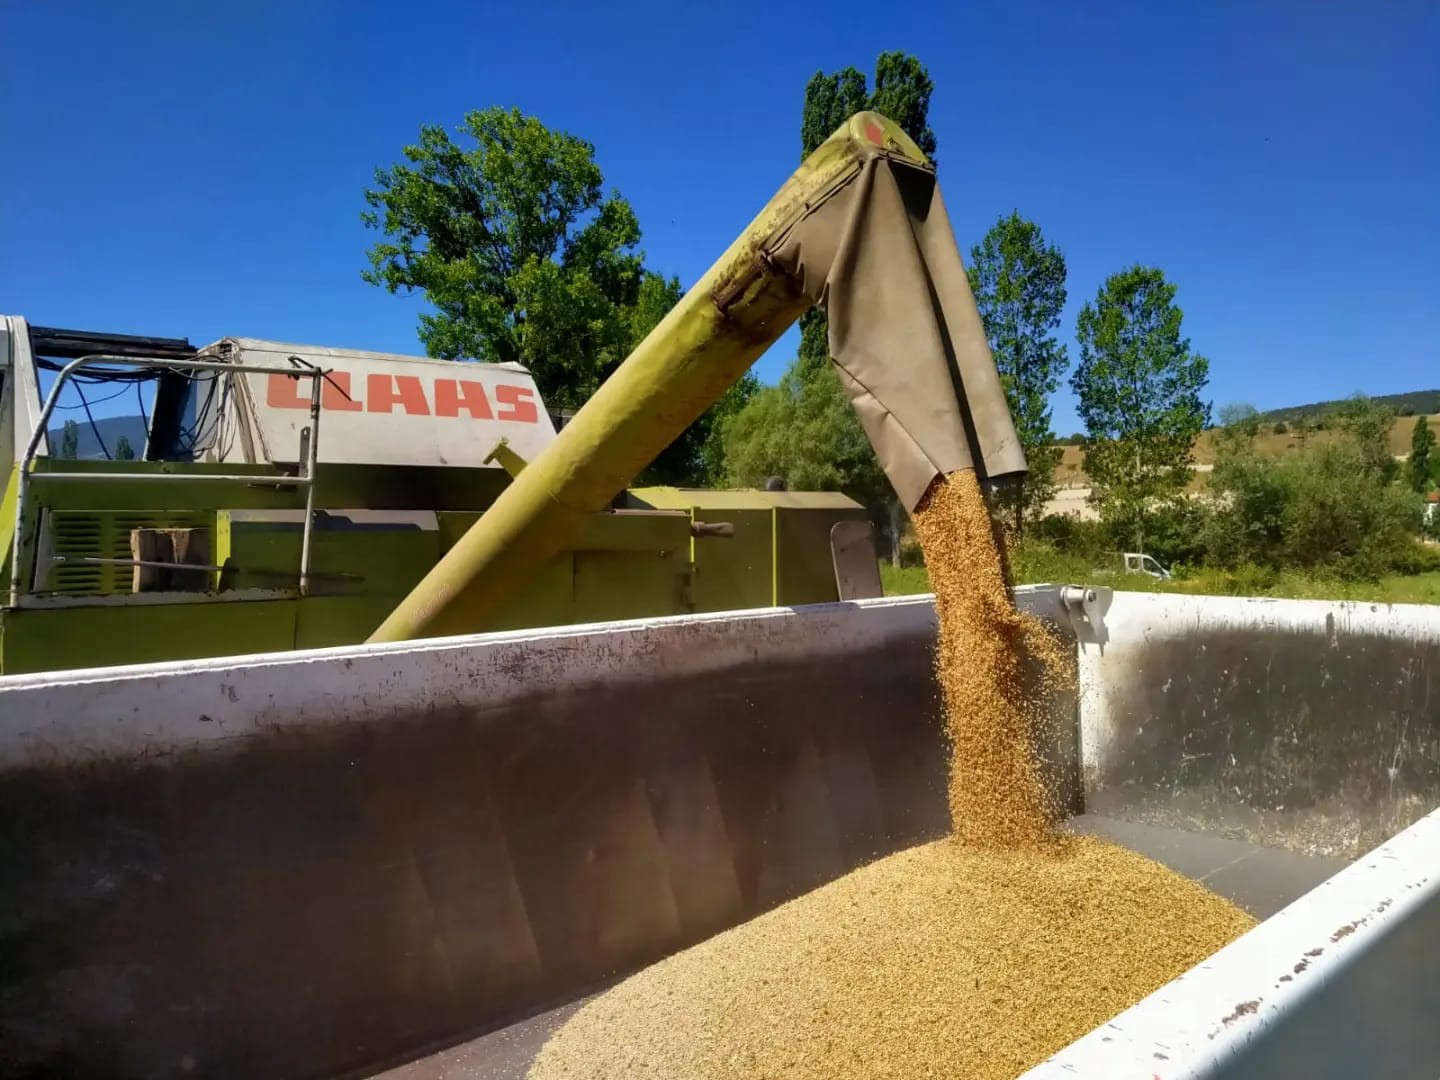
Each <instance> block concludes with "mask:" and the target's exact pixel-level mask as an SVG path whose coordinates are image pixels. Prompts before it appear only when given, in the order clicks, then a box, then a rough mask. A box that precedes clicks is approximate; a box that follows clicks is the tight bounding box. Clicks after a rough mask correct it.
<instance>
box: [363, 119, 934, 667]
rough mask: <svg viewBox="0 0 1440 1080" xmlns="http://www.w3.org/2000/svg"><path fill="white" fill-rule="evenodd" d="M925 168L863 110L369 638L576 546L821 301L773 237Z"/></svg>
mask: <svg viewBox="0 0 1440 1080" xmlns="http://www.w3.org/2000/svg"><path fill="white" fill-rule="evenodd" d="M877 125H878V126H879V127H880V129H881V130H883V133H884V136H885V140H886V142H887V143H888V145H889V146H890V148H891V153H901V154H904V155H906V156H909V157H912V158H913V160H914V162H915V163H916V164H918V165H922V166H923V165H925V164H926V161H925V158H924V155H923V154H921V152H920V151H919V149H918V148H916V147H915V144H914V143H913V142H911V140H910V139H909V138H908V137H907V136H906V135H905V134H904V132H902V131H901V130H900V129H899V128H898V127H896V126H895V125H894V124H893V123H891V122H890V121H889V120H887V119H885V118H883V117H881V116H879V115H878V114H875V113H861V114H859V115H857V116H855V117H853V118H852V119H851V120H850V121H849V122H848V123H847V124H846V125H845V126H844V127H842V128H841V129H840V130H839V131H837V132H836V133H835V134H834V135H833V136H831V137H830V138H829V139H828V140H826V142H825V143H824V144H823V145H822V146H821V147H820V148H819V149H818V150H816V151H815V153H813V154H811V155H810V157H809V158H807V159H806V160H805V162H804V163H803V164H802V165H801V166H800V168H799V169H797V170H796V171H795V173H794V175H793V176H791V177H790V179H789V180H788V181H786V183H785V185H784V187H782V188H781V189H780V191H779V192H778V193H777V194H776V195H775V197H774V198H773V199H771V200H770V202H769V203H768V204H767V205H766V206H765V208H764V209H763V210H761V211H760V213H759V215H758V216H757V217H756V218H755V220H754V221H753V222H751V224H750V226H749V227H748V228H747V229H746V230H745V232H744V233H743V234H742V235H741V236H740V238H739V239H738V240H736V241H735V243H734V244H732V245H731V246H730V249H729V250H728V251H727V252H725V254H724V255H723V256H722V257H721V258H720V259H719V261H718V262H716V263H715V265H714V266H712V267H711V268H710V270H709V271H708V272H707V273H706V274H705V276H704V277H703V278H701V279H700V281H699V282H698V283H697V284H696V285H695V287H694V288H692V289H691V290H690V291H689V292H688V293H686V295H685V297H684V298H683V299H682V300H681V301H680V303H679V304H677V305H676V306H675V308H674V309H673V310H672V311H671V312H670V314H669V315H667V316H666V317H665V318H664V319H663V320H661V322H660V324H659V325H658V326H656V327H655V329H654V330H652V331H651V332H650V334H649V335H648V336H647V337H646V338H645V340H644V341H642V342H641V343H640V344H639V345H638V346H637V347H636V349H635V351H634V352H633V353H631V354H630V356H629V357H628V358H627V359H626V360H625V362H624V363H623V364H621V365H620V367H619V368H617V369H616V371H615V372H614V374H612V375H611V376H610V378H609V379H607V380H606V381H605V383H604V385H603V386H601V387H600V389H599V390H598V391H596V393H595V394H594V396H592V397H591V398H590V400H589V401H588V402H586V403H585V405H584V407H583V408H581V409H580V411H579V412H578V413H576V415H575V417H574V418H573V419H572V420H571V421H570V423H568V424H567V425H566V426H565V427H564V428H563V429H561V431H560V434H559V435H558V436H557V437H556V439H555V441H554V442H553V443H551V444H550V445H549V446H548V447H546V448H545V450H544V451H543V452H542V453H540V454H539V455H537V456H536V458H535V460H534V461H532V462H530V463H529V464H528V465H527V466H526V467H525V469H524V471H523V472H521V473H520V475H519V476H518V477H516V478H515V480H514V482H513V483H511V485H510V486H509V487H508V488H506V489H505V491H504V492H502V493H501V495H500V497H499V498H498V499H497V500H496V501H495V503H494V504H493V505H492V506H491V507H490V508H489V509H488V510H486V511H485V513H484V515H483V516H482V517H481V518H480V520H479V521H477V522H476V523H475V524H474V525H473V526H471V528H470V529H469V531H468V532H466V534H465V535H464V536H463V537H461V539H460V541H459V542H458V543H457V544H456V545H455V546H454V547H453V548H452V549H451V550H450V551H449V552H448V553H447V554H446V555H445V557H444V558H442V559H441V560H440V561H439V562H438V563H436V565H435V566H434V568H432V569H431V571H430V572H429V573H428V574H426V575H425V577H424V579H423V580H422V581H421V582H420V584H418V585H417V586H415V589H414V590H413V591H412V592H411V593H410V595H409V596H407V597H406V598H405V599H404V600H403V601H401V603H400V605H399V606H398V607H397V608H396V609H395V610H394V611H393V612H391V614H390V616H389V617H388V618H387V619H386V620H385V621H384V623H382V624H381V625H380V628H379V629H378V630H376V631H375V632H374V633H373V634H372V635H371V636H370V640H371V641H406V640H410V639H412V638H418V637H436V636H440V635H444V634H459V633H473V632H475V631H478V630H482V629H484V628H485V625H486V621H487V619H489V618H491V617H492V616H493V615H494V614H495V613H496V612H497V611H498V610H499V609H500V607H501V606H502V605H503V604H504V603H505V602H506V601H508V600H509V599H511V598H512V597H513V596H514V595H515V594H516V593H517V592H518V591H519V590H520V589H522V588H524V586H525V585H526V584H528V582H529V581H530V580H531V578H532V576H533V575H534V574H535V573H536V572H538V571H539V569H540V568H541V567H542V566H543V565H544V564H545V563H546V562H548V561H549V560H550V559H552V558H553V557H554V556H555V555H557V554H559V553H560V552H562V551H564V550H566V549H567V548H568V547H569V546H570V544H571V543H573V542H574V540H575V538H576V537H577V536H578V535H579V533H580V530H581V529H582V527H583V526H584V523H585V521H586V519H587V518H589V517H590V516H591V515H592V514H595V513H597V512H598V511H600V510H603V509H604V508H605V507H606V506H607V505H609V503H610V501H611V500H612V499H613V498H614V497H615V496H616V495H618V494H619V493H620V492H622V491H624V490H625V487H626V486H627V485H628V484H629V483H630V481H631V480H632V479H633V478H634V477H635V475H636V474H637V473H639V472H640V470H641V469H643V468H645V466H646V465H648V464H649V463H650V462H651V461H653V460H655V458H656V456H658V455H659V453H660V451H662V450H664V449H665V447H666V446H668V445H669V444H670V443H671V442H672V441H673V440H674V439H675V437H676V436H678V435H679V434H680V433H681V432H682V431H684V430H685V428H686V427H688V426H689V425H690V424H691V423H692V422H693V421H694V420H695V419H696V418H697V417H698V416H699V415H700V414H701V413H703V412H704V411H705V410H706V409H707V408H709V407H710V406H711V405H712V404H714V403H715V402H716V401H717V400H719V398H720V397H721V395H722V394H724V393H725V391H726V389H727V388H729V387H730V386H731V385H732V384H733V383H734V382H735V380H737V379H738V378H739V377H740V376H741V375H743V374H744V373H745V371H746V370H747V369H748V368H749V367H750V365H751V364H753V363H754V362H755V361H756V359H758V358H759V356H760V354H761V353H763V352H764V351H765V350H766V349H767V348H768V347H769V346H770V345H771V344H772V343H773V342H774V341H775V339H776V338H778V337H779V336H780V335H781V334H782V333H784V332H785V330H786V329H787V328H788V327H789V326H790V325H791V324H792V323H793V322H794V321H795V320H796V319H798V318H799V317H800V315H801V314H802V313H803V312H804V311H805V310H806V309H807V308H809V307H810V303H811V302H810V300H809V299H808V298H807V297H805V296H804V295H803V294H802V293H801V291H800V289H799V288H798V287H797V285H796V284H795V283H794V282H793V281H792V280H791V279H790V278H789V277H788V276H787V275H786V274H784V273H783V272H780V271H778V270H775V269H773V268H772V267H771V266H770V265H769V264H768V263H767V262H766V261H765V260H764V259H763V258H761V255H760V253H761V251H762V246H763V245H764V243H765V242H766V241H767V240H769V239H771V238H773V237H774V236H775V235H776V234H777V233H778V232H781V231H783V230H784V229H785V228H787V227H788V226H789V225H790V224H792V223H793V222H795V221H798V220H800V218H801V217H803V216H804V214H805V212H806V209H807V204H808V203H809V202H810V201H811V200H814V199H816V198H818V197H821V196H823V195H824V194H825V193H826V192H827V191H828V190H830V189H832V188H833V187H835V186H837V185H840V184H843V183H844V182H846V180H848V179H849V178H851V177H853V176H854V174H855V173H856V172H857V171H858V169H859V166H860V162H861V159H862V156H863V155H865V154H869V153H873V152H874V142H875V140H874V135H875V129H876V126H877Z"/></svg>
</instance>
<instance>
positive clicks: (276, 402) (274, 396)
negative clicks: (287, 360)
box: [265, 375, 310, 409]
mask: <svg viewBox="0 0 1440 1080" xmlns="http://www.w3.org/2000/svg"><path fill="white" fill-rule="evenodd" d="M306 382H307V383H308V382H309V380H308V379H307V380H306ZM306 391H307V392H306V393H305V394H304V396H301V393H300V380H299V379H298V378H295V377H293V376H290V375H271V376H270V378H269V379H268V380H267V381H266V383H265V404H266V405H269V406H270V408H272V409H308V408H309V407H310V394H309V392H308V391H309V387H308V386H307V387H306Z"/></svg>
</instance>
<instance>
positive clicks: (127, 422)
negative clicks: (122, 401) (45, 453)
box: [50, 412, 145, 461]
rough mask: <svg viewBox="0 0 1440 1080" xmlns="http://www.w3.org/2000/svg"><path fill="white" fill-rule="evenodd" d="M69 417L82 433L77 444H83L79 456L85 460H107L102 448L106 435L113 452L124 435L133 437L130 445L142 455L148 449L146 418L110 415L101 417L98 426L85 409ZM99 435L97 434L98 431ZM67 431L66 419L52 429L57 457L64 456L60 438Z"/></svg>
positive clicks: (51, 435)
mask: <svg viewBox="0 0 1440 1080" xmlns="http://www.w3.org/2000/svg"><path fill="white" fill-rule="evenodd" d="M67 419H71V420H74V421H75V425H76V428H77V429H78V430H77V435H78V441H77V445H78V447H79V449H78V451H77V452H76V454H75V456H76V457H77V458H79V459H81V460H82V461H103V460H105V452H104V451H103V450H101V449H100V441H101V440H102V439H103V440H104V442H105V445H106V446H107V447H109V448H110V453H111V454H114V453H115V446H116V444H117V443H119V442H120V436H121V435H124V436H125V438H127V439H129V440H130V447H131V449H133V450H134V451H135V456H136V457H139V456H140V455H141V454H143V453H145V421H144V420H142V419H141V418H140V417H138V416H107V417H104V418H103V419H97V420H96V421H95V426H94V427H93V428H92V427H91V426H90V421H89V420H87V419H85V414H84V413H83V412H82V413H81V414H80V415H79V416H71V417H68V418H67ZM97 431H98V432H99V436H98V437H97V436H96V432H97ZM64 432H65V425H64V424H63V423H61V424H59V425H57V426H56V427H52V428H51V429H50V453H52V454H54V455H55V456H56V457H59V456H60V439H61V436H62V435H63V434H64Z"/></svg>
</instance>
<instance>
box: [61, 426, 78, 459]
mask: <svg viewBox="0 0 1440 1080" xmlns="http://www.w3.org/2000/svg"><path fill="white" fill-rule="evenodd" d="M79 456H80V425H79V424H77V423H76V422H75V421H74V420H66V421H65V426H64V427H63V428H62V429H61V431H60V458H61V460H63V461H74V460H75V459H76V458H77V457H79Z"/></svg>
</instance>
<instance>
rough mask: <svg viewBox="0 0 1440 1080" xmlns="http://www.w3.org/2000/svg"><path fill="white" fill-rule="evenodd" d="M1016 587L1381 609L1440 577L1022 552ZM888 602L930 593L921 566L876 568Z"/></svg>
mask: <svg viewBox="0 0 1440 1080" xmlns="http://www.w3.org/2000/svg"><path fill="white" fill-rule="evenodd" d="M1014 571H1015V581H1016V583H1017V584H1021V585H1027V584H1040V583H1042V582H1051V583H1055V582H1063V583H1065V584H1069V585H1104V586H1107V587H1109V588H1112V589H1124V590H1128V591H1130V592H1175V593H1194V594H1201V595H1210V596H1272V597H1277V598H1281V597H1283V598H1290V599H1302V600H1360V601H1366V602H1369V603H1381V604H1440V571H1435V572H1432V573H1428V574H1407V575H1395V576H1391V577H1383V578H1381V579H1380V580H1379V581H1339V580H1335V579H1331V578H1318V577H1314V576H1311V575H1308V574H1302V573H1299V572H1297V571H1289V572H1284V573H1278V574H1277V573H1274V572H1270V571H1264V570H1261V569H1259V568H1257V567H1249V568H1242V569H1240V570H1234V571H1219V570H1199V571H1196V572H1195V573H1194V574H1192V575H1190V576H1187V577H1184V578H1177V579H1176V580H1174V581H1156V580H1155V579H1154V578H1152V577H1150V576H1149V575H1148V574H1110V573H1105V572H1103V571H1100V572H1097V571H1095V570H1093V569H1092V568H1091V567H1090V566H1089V565H1088V564H1086V563H1085V561H1084V560H1083V559H1079V558H1076V557H1073V556H1067V555H1057V554H1055V553H1053V552H1044V553H1038V554H1037V553H1027V552H1024V551H1021V552H1020V553H1019V554H1018V555H1017V557H1016V559H1015V566H1014ZM880 580H881V581H882V582H883V583H884V585H885V594H886V595H887V596H905V595H909V594H912V593H923V592H929V591H930V581H929V578H928V577H927V576H926V574H925V568H924V567H923V566H902V567H899V568H896V567H893V566H891V565H890V564H889V563H884V562H882V563H881V564H880Z"/></svg>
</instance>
